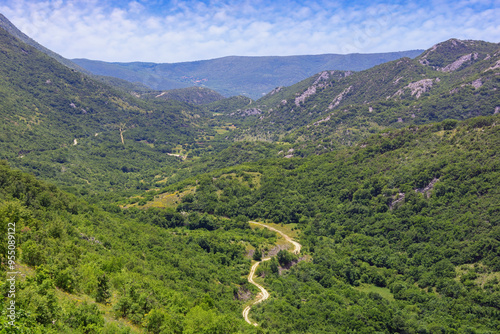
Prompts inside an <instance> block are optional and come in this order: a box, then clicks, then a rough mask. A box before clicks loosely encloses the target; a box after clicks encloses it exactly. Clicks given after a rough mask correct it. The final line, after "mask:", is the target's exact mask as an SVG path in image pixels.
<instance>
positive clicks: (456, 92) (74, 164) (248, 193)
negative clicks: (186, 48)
mask: <svg viewBox="0 0 500 334" xmlns="http://www.w3.org/2000/svg"><path fill="white" fill-rule="evenodd" d="M0 24H1V27H0V159H2V160H3V161H0V222H2V223H1V224H0V234H1V235H5V236H7V235H9V236H10V235H13V236H14V237H9V238H7V237H6V238H2V240H1V241H0V267H1V269H2V270H1V271H0V273H1V274H0V289H2V291H4V292H5V293H4V297H5V298H2V299H1V300H0V305H1V308H0V310H1V311H2V312H0V313H2V316H1V317H0V331H2V329H5V330H7V331H10V330H11V329H12V328H11V327H12V326H14V327H15V328H14V329H12V331H14V332H20V333H123V334H125V333H221V334H222V333H224V334H226V333H252V334H256V333H297V334H298V333H354V332H356V333H497V332H498V330H499V328H500V321H499V319H500V318H499V310H500V260H499V259H500V220H499V217H500V203H499V200H500V194H499V189H500V174H499V171H500V159H499V147H500V136H499V134H500V133H499V124H500V122H499V120H500V115H498V114H499V113H500V93H499V92H500V76H499V74H500V44H499V43H490V42H484V41H473V40H459V39H450V40H447V41H443V42H442V43H438V44H436V45H435V46H433V47H432V48H430V49H428V50H425V51H423V52H420V51H419V52H418V53H414V54H406V55H403V54H394V55H392V56H391V57H394V59H385V58H383V57H386V56H387V54H383V55H378V56H374V55H351V56H345V57H337V58H336V59H337V60H340V61H341V62H343V63H344V64H347V62H350V61H351V63H350V64H348V65H349V66H351V65H353V64H354V63H355V62H356V64H357V65H356V66H361V67H359V68H356V69H354V68H340V67H337V65H335V66H334V65H333V64H334V63H333V62H332V63H329V64H331V65H328V66H332V67H329V68H320V66H323V65H324V64H325V63H327V62H328V61H329V60H328V59H332V58H335V57H336V56H335V57H334V56H333V55H328V56H310V57H309V56H304V57H271V58H267V57H262V58H261V57H258V58H254V57H244V58H238V57H236V58H235V57H228V58H222V59H215V60H211V61H203V62H195V63H181V64H149V65H147V64H144V63H134V64H107V63H93V64H94V65H95V64H97V65H99V66H101V65H102V68H104V69H106V70H109V71H110V72H109V73H106V74H107V75H109V74H112V73H115V72H114V71H117V72H116V73H118V72H120V71H124V72H122V73H127V75H130V77H129V78H128V79H130V80H132V81H139V82H140V83H141V84H134V83H131V82H129V81H125V80H124V79H123V78H121V79H120V78H113V77H111V76H106V77H103V76H98V75H96V74H94V73H91V71H89V70H88V69H84V67H83V66H80V65H81V64H80V65H76V64H75V63H74V62H73V61H68V60H65V59H64V58H62V57H60V56H58V55H57V54H55V53H53V52H52V51H50V50H48V49H46V48H44V47H43V46H41V45H40V44H38V43H36V42H35V41H33V40H31V39H30V38H29V37H28V36H26V35H24V34H22V33H21V32H20V31H19V30H18V29H17V28H15V27H14V26H13V25H12V24H11V23H10V22H8V20H7V19H6V18H5V17H3V16H0ZM402 56H403V57H402ZM308 57H309V58H308ZM314 57H316V58H314ZM377 57H379V58H377ZM349 59H350V60H349ZM354 60H356V61H355V62H354ZM358 61H361V65H360V63H359V62H358ZM287 62H288V63H287ZM89 64H91V63H89ZM242 64H246V66H247V67H248V68H254V69H255V68H257V67H259V66H260V71H255V72H253V73H250V72H248V73H247V74H245V73H244V72H243V70H242V69H241V66H243V65H242ZM284 64H288V65H284ZM337 64H338V63H337ZM148 66H150V67H149V68H148ZM363 66H365V67H364V68H365V69H362V67H363ZM368 67H369V68H368ZM116 68H118V70H116ZM169 71H171V72H169ZM176 71H177V72H176ZM196 71H198V72H196ZM265 71H268V72H265ZM310 71H315V72H313V73H310ZM223 72H224V73H226V74H225V75H226V76H223V75H222V73H223ZM165 73H171V77H170V79H171V81H169V80H170V79H168V80H166V79H164V78H165ZM172 73H173V74H172ZM195 73H198V74H195ZM230 73H232V74H231V76H230V75H229V74H230ZM308 73H310V74H308ZM174 74H175V75H174ZM181 74H182V75H181ZM169 75H170V74H169ZM182 76H185V78H182ZM285 77H287V79H286V80H288V81H286V80H285ZM134 78H139V79H138V80H136V79H134ZM148 78H149V79H148ZM179 78H181V79H182V80H185V81H184V82H181V83H182V84H186V85H191V84H193V83H195V84H196V85H194V86H193V87H185V88H176V89H173V90H163V89H158V88H159V87H160V86H155V87H152V86H154V85H156V84H160V83H161V82H162V81H163V80H166V81H165V82H166V84H172V85H177V84H179V82H178V80H179ZM278 78H280V79H279V80H282V79H283V81H279V80H278ZM294 78H295V79H294ZM202 79H207V80H206V81H203V82H196V81H198V80H202ZM148 80H150V81H148ZM182 80H181V81H182ZM193 80H194V81H193ZM225 80H227V81H225ZM167 81H169V82H167ZM210 82H215V83H216V84H215V86H211V88H212V89H210V88H208V87H209V83H210ZM238 82H239V83H240V84H238V85H237V89H236V90H234V91H232V90H230V89H229V88H227V87H229V86H230V85H231V84H235V85H236V84H237V83H238ZM150 84H151V86H149V85H150ZM201 84H203V85H204V86H203V85H201ZM224 87H226V88H224ZM250 92H253V93H250ZM233 93H234V94H239V95H234V96H230V97H224V95H226V96H227V95H233ZM243 93H245V94H246V95H249V96H252V97H254V98H255V100H254V99H252V98H250V97H248V96H244V95H242V94H243ZM262 93H265V95H264V96H261V95H262ZM257 97H258V98H257ZM252 221H261V222H265V223H266V224H267V226H272V227H273V229H276V230H279V231H280V232H281V233H284V234H286V235H288V236H291V237H293V238H295V239H296V240H297V241H300V244H301V245H302V249H301V251H300V254H292V253H291V252H289V251H287V249H288V248H289V243H287V242H286V241H285V240H284V239H283V238H282V237H281V235H282V234H278V233H275V232H273V230H269V229H265V228H261V227H259V226H261V225H258V224H251V223H250V222H252ZM11 226H13V227H11ZM11 240H15V242H16V243H15V246H12V245H13V241H11ZM289 250H290V249H289ZM9 251H10V253H8V252H9ZM259 258H260V259H265V261H262V262H260V263H259V264H258V268H257V269H256V270H255V275H251V276H253V279H252V277H249V273H250V270H251V267H252V266H253V268H256V266H257V265H256V263H257V262H255V261H260V260H258V259H259ZM267 258H269V259H268V260H267ZM7 272H19V275H17V276H16V280H15V297H14V296H12V294H11V293H12V291H13V290H12V288H13V285H12V283H10V282H11V281H12V280H11V279H10V280H7V278H8V277H7V274H6V273H7ZM254 280H255V281H254ZM252 281H253V282H257V284H259V285H260V286H261V287H265V289H266V291H268V293H269V295H270V297H269V298H268V299H267V300H266V301H263V302H261V303H258V304H255V303H254V302H253V300H254V299H255V298H256V297H257V295H258V294H259V293H262V290H261V289H260V288H257V286H256V285H255V284H253V283H251V282H252ZM13 298H15V310H14V312H15V314H16V317H15V318H14V319H15V320H12V321H10V318H8V317H7V316H6V315H7V310H8V307H10V306H11V305H12V303H11V301H12V300H13ZM249 305H252V307H251V311H250V314H249V316H250V318H251V319H252V322H255V323H257V324H258V326H253V325H249V324H248V323H247V322H245V320H244V318H243V315H242V313H243V310H245V309H247V310H248V306H249ZM9 312H10V313H9V314H12V311H10V310H9ZM11 323H12V324H11Z"/></svg>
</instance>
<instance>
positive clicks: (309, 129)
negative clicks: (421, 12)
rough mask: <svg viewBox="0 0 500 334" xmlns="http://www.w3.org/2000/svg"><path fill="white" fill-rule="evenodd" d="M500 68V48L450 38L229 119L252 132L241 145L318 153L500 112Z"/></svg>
mask: <svg viewBox="0 0 500 334" xmlns="http://www.w3.org/2000/svg"><path fill="white" fill-rule="evenodd" d="M499 64H500V45H499V44H496V43H487V42H481V41H460V40H456V39H451V40H449V41H446V42H443V43H440V44H437V45H435V46H434V47H432V48H431V49H429V50H427V51H425V52H424V53H423V54H422V55H421V56H419V57H417V58H415V59H410V58H402V59H400V60H395V61H392V62H388V63H385V64H381V65H378V66H375V67H373V68H370V69H368V70H365V71H361V72H356V73H352V72H350V71H323V72H321V73H319V74H316V75H315V76H313V77H311V78H308V79H306V80H304V81H302V82H300V83H298V84H295V85H293V86H290V87H278V88H277V89H275V90H273V91H271V92H270V93H269V94H267V95H266V96H264V97H262V98H261V99H259V100H257V101H255V102H254V103H252V104H250V105H249V106H247V107H246V108H245V109H242V110H240V111H239V112H238V111H232V112H229V113H226V114H225V117H226V119H227V120H231V119H233V118H237V119H239V121H240V122H243V124H245V125H246V126H245V127H242V129H241V130H240V131H237V132H235V133H234V134H233V135H234V136H235V138H238V139H251V138H254V139H264V140H274V141H276V140H278V139H279V138H281V140H285V141H288V142H290V143H295V144H296V146H297V147H298V146H301V147H305V146H308V147H309V148H308V149H307V150H308V151H309V152H311V150H313V151H315V152H317V153H318V152H322V151H323V150H329V149H331V148H333V147H336V146H338V145H353V144H354V143H356V142H358V141H359V140H360V139H362V138H366V137H367V136H369V135H370V134H371V133H374V132H377V131H380V130H381V129H385V128H398V127H405V126H412V125H420V124H424V123H427V122H433V121H442V120H444V119H447V118H452V119H457V120H460V119H466V118H470V117H475V116H480V115H491V114H493V113H496V112H498V111H499V110H500V94H499V93H498V91H499V89H500V82H499V79H498V73H499V72H500V66H499ZM243 119H244V120H243ZM312 146H316V148H314V149H313V148H312ZM297 147H296V148H297Z"/></svg>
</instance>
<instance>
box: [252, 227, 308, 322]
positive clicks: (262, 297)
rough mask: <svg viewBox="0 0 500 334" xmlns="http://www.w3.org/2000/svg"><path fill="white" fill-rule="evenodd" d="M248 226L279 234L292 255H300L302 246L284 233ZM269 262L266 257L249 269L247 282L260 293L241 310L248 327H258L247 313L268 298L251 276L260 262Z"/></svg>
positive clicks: (264, 290) (265, 291) (267, 294)
mask: <svg viewBox="0 0 500 334" xmlns="http://www.w3.org/2000/svg"><path fill="white" fill-rule="evenodd" d="M250 224H256V225H260V226H264V227H265V228H268V229H270V230H271V231H274V232H277V233H279V234H281V235H282V236H283V238H285V240H286V241H288V242H290V243H291V244H292V245H293V246H294V249H293V253H294V254H299V253H300V248H301V247H302V246H301V245H300V244H299V243H298V242H296V241H293V240H292V238H290V237H289V236H288V235H286V234H285V233H283V232H281V231H279V230H277V229H275V228H274V227H271V226H269V225H266V224H263V223H257V222H250ZM269 260H271V258H270V257H267V258H265V259H262V261H260V262H255V263H254V265H253V266H252V269H250V274H248V282H250V283H251V284H253V285H255V286H256V287H257V288H259V290H260V293H259V294H258V295H257V299H256V300H255V301H254V302H253V303H252V304H251V305H248V306H247V307H245V309H244V310H243V318H245V321H246V322H248V323H249V324H250V325H254V326H258V324H257V323H256V322H251V321H250V319H249V318H248V313H249V312H250V309H251V308H252V306H253V305H256V304H258V303H261V302H263V301H264V300H266V299H268V298H269V292H267V290H266V289H264V287H263V286H262V285H260V284H259V283H256V282H255V281H254V280H253V275H255V270H257V267H258V266H259V264H260V263H261V262H264V261H269Z"/></svg>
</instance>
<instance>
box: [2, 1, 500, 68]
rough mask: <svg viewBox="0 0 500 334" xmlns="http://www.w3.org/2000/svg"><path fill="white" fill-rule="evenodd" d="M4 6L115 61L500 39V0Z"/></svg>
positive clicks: (61, 45)
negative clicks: (448, 40) (451, 40)
mask: <svg viewBox="0 0 500 334" xmlns="http://www.w3.org/2000/svg"><path fill="white" fill-rule="evenodd" d="M0 13H2V14H3V15H5V16H6V17H7V18H8V19H9V20H10V21H11V22H12V23H13V24H15V25H16V26H17V27H18V28H19V29H20V30H21V31H23V32H24V33H25V34H27V35H28V36H30V37H31V38H33V39H34V40H36V41H37V42H38V43H40V44H42V45H44V46H45V47H47V48H49V49H51V50H52V51H55V52H57V53H59V54H60V55H62V56H63V57H66V58H70V59H72V58H87V59H93V60H103V61H115V62H132V61H146V62H156V63H173V62H183V61H195V60H204V59H213V58H219V57H224V56H232V55H234V56H287V55H305V54H325V53H339V54H348V53H375V52H392V51H403V50H414V49H427V48H430V47H431V46H432V45H434V44H436V43H439V42H442V41H445V40H447V39H450V38H459V39H479V40H484V41H488V42H495V43H498V42H500V0H470V1H463V0H454V1H443V0H436V1H412V0H410V1H378V0H371V1H355V0H354V1H342V0H340V1H329V0H327V1H322V0H309V1H285V0H275V1H259V0H253V1H247V0H243V1H240V0H233V1H228V0H213V1H196V0H189V1H182V0H172V1H161V0H158V1H154V0H137V1H118V0H110V1H106V0H86V1H84V0H41V1H34V0H0Z"/></svg>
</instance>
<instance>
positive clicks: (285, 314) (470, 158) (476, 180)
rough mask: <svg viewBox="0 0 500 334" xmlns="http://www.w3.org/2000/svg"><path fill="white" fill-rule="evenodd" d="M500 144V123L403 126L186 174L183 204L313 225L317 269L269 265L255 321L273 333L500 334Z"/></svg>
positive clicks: (306, 241) (309, 245) (310, 234)
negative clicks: (318, 150)
mask: <svg viewBox="0 0 500 334" xmlns="http://www.w3.org/2000/svg"><path fill="white" fill-rule="evenodd" d="M499 144H500V133H499V117H498V116H495V117H493V116H492V117H478V118H474V119H471V120H470V121H467V122H457V121H454V120H447V121H444V122H441V123H437V124H431V125H426V126H418V127H417V126H414V127H410V128H405V129H402V130H394V131H391V132H386V133H383V134H380V135H377V136H372V137H371V138H369V139H368V140H366V141H364V142H363V143H362V145H361V146H360V147H356V148H351V149H343V150H340V151H337V152H334V153H329V154H324V155H321V156H317V157H312V158H306V159H297V158H294V159H289V160H286V159H277V160H274V159H273V160H264V161H261V162H259V163H254V164H244V165H241V166H238V167H235V168H231V169H225V170H221V171H218V172H214V173H211V174H208V175H205V176H198V177H197V178H196V181H195V180H192V181H191V183H190V181H189V180H187V181H185V183H184V185H183V186H184V187H191V186H196V191H195V193H194V195H189V196H186V197H184V198H183V199H182V201H181V204H180V205H179V206H178V207H177V210H179V211H187V212H201V213H202V212H205V213H214V214H216V215H223V216H229V217H236V216H239V215H246V216H248V217H250V218H251V219H267V220H269V221H273V222H277V223H284V224H296V225H293V226H296V227H297V228H298V229H300V230H301V231H302V234H301V235H302V237H301V243H302V244H303V245H306V249H308V250H309V252H310V254H311V256H312V261H311V262H301V263H299V264H298V265H297V266H294V267H292V268H291V270H290V271H285V272H281V274H278V272H276V271H273V269H272V267H271V266H267V268H266V266H265V265H264V268H263V269H262V275H263V276H264V277H265V282H266V284H267V286H268V287H270V289H271V291H272V293H274V294H275V295H277V297H276V298H274V299H272V300H271V301H270V302H269V303H264V304H262V305H260V306H258V308H257V312H258V314H259V315H258V316H255V319H256V321H257V322H259V323H261V324H262V327H263V328H266V329H269V331H270V332H272V333H285V332H288V333H290V332H293V333H304V332H314V333H315V332H332V333H334V332H335V333H337V332H338V333H345V332H348V331H354V330H356V331H359V332H361V333H373V332H376V331H379V332H384V333H394V332H398V333H413V332H415V333H416V332H427V333H432V332H467V331H471V332H478V333H495V332H497V331H498V330H499V329H500V327H499V326H500V323H499V322H498V319H499V318H498V316H499V312H500V311H499V308H500V304H499V303H498V300H499V299H498V298H499V296H500V285H499V278H500V277H499V270H500V262H499V259H500V257H499V255H500V237H499V231H500V230H499V224H500V220H499V217H500V215H499V213H500V212H499V210H500V206H499V203H498V201H499V198H500V194H499V191H498V189H500V188H499V185H500V175H499V172H498V171H499V170H500V168H499V167H500V165H499V163H500V159H499V157H498V147H499ZM231 173H233V174H234V173H236V174H237V175H238V174H239V175H243V178H235V177H234V176H231ZM245 175H246V177H245ZM252 175H258V178H255V176H252ZM245 180H246V181H245ZM181 186H182V185H179V186H178V188H177V189H181V191H182V188H181ZM165 190H166V191H171V190H169V189H165ZM156 205H161V203H158V202H156ZM284 319H286V321H285V322H284V321H283V320H284Z"/></svg>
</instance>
